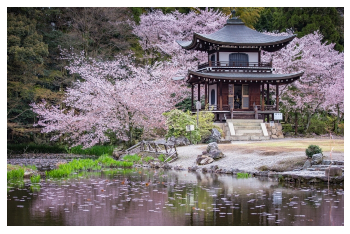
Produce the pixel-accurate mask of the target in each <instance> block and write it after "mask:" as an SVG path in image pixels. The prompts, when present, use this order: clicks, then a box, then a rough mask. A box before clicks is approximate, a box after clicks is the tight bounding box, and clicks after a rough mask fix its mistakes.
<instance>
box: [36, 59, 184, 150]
mask: <svg viewBox="0 0 350 234" xmlns="http://www.w3.org/2000/svg"><path fill="white" fill-rule="evenodd" d="M65 55H66V57H65V59H67V60H69V61H70V65H69V66H67V67H66V69H67V70H68V71H69V72H70V73H74V74H78V75H80V77H81V79H82V80H81V81H80V80H78V81H76V82H75V83H74V85H73V87H71V88H68V89H67V90H66V98H65V100H64V105H65V108H63V109H62V108H60V107H59V106H51V105H48V104H47V103H46V102H45V101H43V102H42V103H38V104H37V103H33V104H32V108H33V111H34V112H35V113H37V114H38V115H39V116H40V120H39V121H38V123H37V125H39V126H42V127H43V130H42V132H44V133H49V132H54V133H57V134H56V135H55V136H54V137H53V138H52V139H51V140H57V139H58V138H59V137H61V136H63V137H65V140H67V141H68V142H69V143H71V144H72V146H76V145H80V144H81V145H83V146H84V147H91V146H93V145H95V144H98V143H103V142H108V141H109V138H108V136H107V135H106V132H108V131H111V132H113V133H115V134H116V137H117V138H118V139H121V140H128V138H129V136H128V135H127V132H128V130H129V129H130V127H135V126H136V127H143V128H144V129H145V130H146V132H147V131H149V130H151V129H152V128H156V127H161V126H164V121H165V119H164V117H163V116H162V113H163V112H165V111H168V110H170V109H172V108H173V107H174V105H175V104H176V103H177V102H179V101H180V100H182V96H183V95H182V92H183V90H184V89H185V87H184V86H181V83H180V84H179V83H175V82H174V81H173V80H172V79H171V78H172V77H173V76H175V75H176V72H177V68H176V66H174V65H173V64H170V63H168V62H157V63H155V64H154V65H152V66H150V65H149V66H144V67H135V66H134V65H133V61H132V59H133V58H132V57H131V56H121V57H117V58H116V59H115V60H113V61H97V60H96V59H92V58H85V56H84V54H80V55H77V54H65Z"/></svg>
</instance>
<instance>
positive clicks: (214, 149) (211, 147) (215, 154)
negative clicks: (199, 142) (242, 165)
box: [207, 142, 224, 159]
mask: <svg viewBox="0 0 350 234" xmlns="http://www.w3.org/2000/svg"><path fill="white" fill-rule="evenodd" d="M207 152H208V154H207V155H208V156H209V157H211V158H212V159H220V158H222V157H224V154H223V153H222V152H221V150H219V147H218V144H217V143H216V142H212V143H209V144H208V146H207Z"/></svg>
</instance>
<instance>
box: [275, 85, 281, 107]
mask: <svg viewBox="0 0 350 234" xmlns="http://www.w3.org/2000/svg"><path fill="white" fill-rule="evenodd" d="M279 102H280V96H279V90H278V84H276V111H279V110H280V105H279Z"/></svg>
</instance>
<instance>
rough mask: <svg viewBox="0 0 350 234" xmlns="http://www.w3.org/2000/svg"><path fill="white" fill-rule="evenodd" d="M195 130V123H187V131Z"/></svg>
mask: <svg viewBox="0 0 350 234" xmlns="http://www.w3.org/2000/svg"><path fill="white" fill-rule="evenodd" d="M193 130H194V125H186V131H187V132H189V131H193Z"/></svg>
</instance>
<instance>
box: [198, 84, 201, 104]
mask: <svg viewBox="0 0 350 234" xmlns="http://www.w3.org/2000/svg"><path fill="white" fill-rule="evenodd" d="M200 100H201V83H198V101H200Z"/></svg>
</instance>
